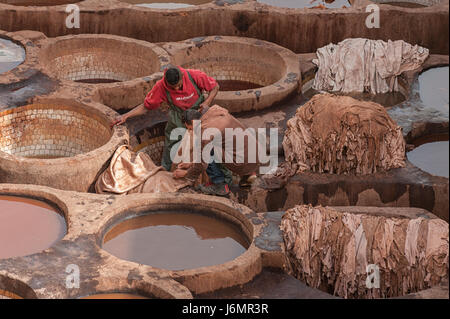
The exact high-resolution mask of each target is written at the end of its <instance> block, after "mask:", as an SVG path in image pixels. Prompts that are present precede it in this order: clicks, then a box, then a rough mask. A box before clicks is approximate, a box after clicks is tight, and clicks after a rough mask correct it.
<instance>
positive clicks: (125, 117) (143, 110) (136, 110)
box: [111, 103, 147, 127]
mask: <svg viewBox="0 0 450 319" xmlns="http://www.w3.org/2000/svg"><path fill="white" fill-rule="evenodd" d="M145 113H147V108H146V107H145V106H144V103H142V104H139V105H138V106H136V107H135V108H133V109H132V110H131V111H129V112H127V113H125V114H122V115H120V116H118V117H117V118H115V119H114V121H113V122H112V124H111V127H112V126H114V125H120V124H123V123H125V122H126V121H127V120H128V119H129V118H132V117H136V116H139V115H143V114H145Z"/></svg>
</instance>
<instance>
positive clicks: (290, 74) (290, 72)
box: [163, 35, 301, 113]
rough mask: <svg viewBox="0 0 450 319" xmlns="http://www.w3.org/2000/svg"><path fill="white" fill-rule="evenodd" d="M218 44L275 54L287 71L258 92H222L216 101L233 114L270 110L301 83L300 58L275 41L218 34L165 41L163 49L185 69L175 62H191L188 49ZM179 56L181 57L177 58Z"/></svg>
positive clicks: (281, 66) (250, 90) (255, 90)
mask: <svg viewBox="0 0 450 319" xmlns="http://www.w3.org/2000/svg"><path fill="white" fill-rule="evenodd" d="M215 43H219V44H221V43H225V44H230V45H232V46H235V45H242V46H250V47H254V48H255V49H259V48H261V50H266V51H271V52H272V53H274V54H276V55H277V56H278V57H279V59H280V61H282V63H283V64H282V65H280V66H279V67H280V68H284V70H282V75H281V77H280V78H279V79H278V80H277V81H275V82H273V83H271V84H269V85H266V86H263V87H260V88H257V89H246V90H240V91H220V90H219V92H218V93H217V96H216V98H215V101H220V102H221V103H223V104H224V105H223V106H224V107H226V108H227V109H228V110H229V111H230V112H232V113H239V112H244V111H251V110H261V109H265V108H269V107H271V106H272V105H274V104H277V103H279V102H281V101H282V100H283V99H285V98H286V97H288V96H289V94H291V93H293V92H294V91H295V90H296V89H297V88H298V87H299V85H300V83H301V71H300V61H299V58H298V56H297V55H296V54H295V53H294V52H292V51H291V50H289V49H287V48H284V47H282V46H280V45H278V44H275V43H272V42H268V41H264V40H259V39H255V38H246V37H234V36H220V35H215V36H206V37H196V38H192V39H187V40H184V41H179V42H166V43H164V45H163V48H164V49H166V51H168V52H169V54H170V55H171V61H172V62H173V63H176V64H177V65H181V66H183V61H176V59H180V60H183V59H186V60H189V55H188V53H187V52H188V50H190V49H191V48H195V47H199V48H200V50H201V47H202V46H204V45H205V46H206V45H211V44H212V45H214V44H215ZM177 55H178V56H182V57H180V58H178V57H177V58H176V56H177ZM178 62H181V63H178ZM196 68H198V67H196ZM258 91H259V92H260V93H259V95H256V92H258ZM227 101H228V102H229V103H230V106H227V105H226V103H227ZM217 103H219V102H217ZM253 103H254V105H253ZM234 104H244V105H245V104H250V106H245V107H244V108H243V109H240V108H239V109H236V107H234Z"/></svg>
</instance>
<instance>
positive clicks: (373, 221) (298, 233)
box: [281, 205, 449, 298]
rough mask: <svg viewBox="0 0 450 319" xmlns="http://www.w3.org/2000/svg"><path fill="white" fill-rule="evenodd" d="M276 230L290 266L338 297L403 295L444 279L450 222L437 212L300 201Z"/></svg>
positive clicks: (302, 278) (313, 284) (311, 283)
mask: <svg viewBox="0 0 450 319" xmlns="http://www.w3.org/2000/svg"><path fill="white" fill-rule="evenodd" d="M281 230H282V233H283V239H284V244H285V251H286V259H287V265H288V269H289V272H291V274H292V275H293V276H295V277H296V278H298V279H300V280H301V281H304V282H305V283H306V284H308V285H309V286H311V287H314V288H319V289H322V290H326V291H327V292H329V293H332V294H334V295H337V296H340V297H343V298H388V297H396V296H402V295H405V294H408V293H413V292H417V291H420V290H424V289H427V288H430V287H432V286H435V285H437V284H439V283H440V282H441V281H444V282H445V281H446V280H448V254H449V244H448V232H449V228H448V223H447V222H445V221H444V220H441V219H438V218H436V219H424V218H416V219H410V218H406V217H387V216H382V215H381V216H377V215H368V214H355V213H345V212H337V211H335V210H333V209H331V208H329V207H320V206H319V207H312V206H308V205H302V206H296V207H294V208H292V209H290V210H288V211H287V212H286V213H285V214H284V215H283V218H282V222H281ZM377 274H378V276H377ZM377 286H378V287H379V288H377Z"/></svg>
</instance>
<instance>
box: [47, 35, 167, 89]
mask: <svg viewBox="0 0 450 319" xmlns="http://www.w3.org/2000/svg"><path fill="white" fill-rule="evenodd" d="M40 59H41V63H42V65H44V69H45V73H47V74H49V75H51V76H52V77H56V78H58V79H60V80H69V81H75V82H81V83H90V84H92V83H94V84H105V83H114V82H123V81H130V80H133V79H136V78H141V77H144V76H149V75H151V74H153V73H156V72H159V71H160V69H161V65H162V62H161V61H168V60H169V59H168V55H167V53H166V52H165V51H164V50H163V49H161V48H159V47H157V46H156V45H154V44H151V43H148V42H144V41H138V40H131V39H128V38H124V37H119V36H112V35H88V34H83V35H75V36H62V37H57V38H54V39H49V40H48V44H47V45H44V47H43V49H42V50H41V52H40Z"/></svg>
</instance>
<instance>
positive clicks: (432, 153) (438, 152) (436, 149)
mask: <svg viewBox="0 0 450 319" xmlns="http://www.w3.org/2000/svg"><path fill="white" fill-rule="evenodd" d="M444 138H445V137H444ZM441 139H442V138H441ZM446 139H447V140H443V141H439V138H438V139H437V140H438V141H436V140H435V141H433V142H426V143H423V144H421V145H419V146H417V147H416V148H414V150H412V151H410V152H408V153H407V156H408V160H409V161H410V162H411V163H413V164H414V165H416V166H417V167H418V168H420V169H421V170H424V171H425V172H428V173H430V174H432V175H436V176H442V177H447V178H448V176H449V175H448V174H449V160H448V156H449V148H448V135H447V136H446Z"/></svg>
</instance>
